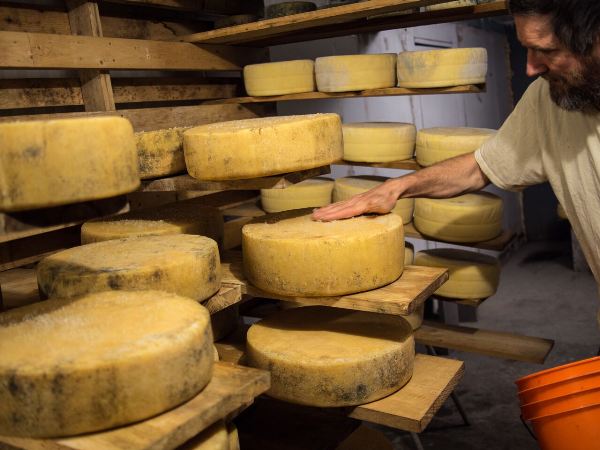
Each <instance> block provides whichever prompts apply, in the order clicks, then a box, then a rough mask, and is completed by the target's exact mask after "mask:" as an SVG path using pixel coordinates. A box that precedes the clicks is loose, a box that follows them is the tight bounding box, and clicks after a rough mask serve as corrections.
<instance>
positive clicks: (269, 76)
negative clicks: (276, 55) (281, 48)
mask: <svg viewBox="0 0 600 450" xmlns="http://www.w3.org/2000/svg"><path fill="white" fill-rule="evenodd" d="M244 86H245V87H246V92H247V93H248V95H252V96H255V97H260V96H265V95H285V94H297V93H300V92H312V91H314V90H315V63H314V61H312V60H311V59H300V60H296V61H281V62H272V63H263V64H250V65H248V66H245V67H244Z"/></svg>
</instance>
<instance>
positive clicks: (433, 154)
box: [416, 127, 496, 166]
mask: <svg viewBox="0 0 600 450" xmlns="http://www.w3.org/2000/svg"><path fill="white" fill-rule="evenodd" d="M494 134H496V130H491V129H489V128H466V127H464V128H426V129H423V130H419V132H418V133H417V144H416V155H417V162H418V163H419V164H420V165H421V166H431V165H432V164H435V163H438V162H440V161H444V160H446V159H449V158H454V157H455V156H459V155H463V154H465V153H472V152H474V151H475V150H477V149H478V148H479V147H481V145H482V144H483V143H484V142H485V141H487V140H488V139H489V138H491V137H492V136H493V135H494Z"/></svg>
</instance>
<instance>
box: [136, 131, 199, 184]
mask: <svg viewBox="0 0 600 450" xmlns="http://www.w3.org/2000/svg"><path fill="white" fill-rule="evenodd" d="M188 128H189V127H177V128H169V129H167V130H156V131H144V132H140V133H136V134H135V142H136V145H137V152H138V161H139V169H140V178H142V179H147V178H156V177H164V176H167V175H173V174H175V173H180V172H185V159H184V157H183V132H184V131H185V130H187V129H188Z"/></svg>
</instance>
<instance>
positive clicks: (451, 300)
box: [433, 295, 489, 308]
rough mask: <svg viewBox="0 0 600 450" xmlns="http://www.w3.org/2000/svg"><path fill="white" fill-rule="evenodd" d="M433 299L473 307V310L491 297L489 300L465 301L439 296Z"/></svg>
mask: <svg viewBox="0 0 600 450" xmlns="http://www.w3.org/2000/svg"><path fill="white" fill-rule="evenodd" d="M433 298H435V299H436V300H441V301H443V302H449V303H456V304H457V305H465V306H471V307H473V308H477V307H478V306H480V305H481V304H482V303H483V302H485V301H486V300H487V299H488V298H489V297H488V298H465V299H462V300H459V299H455V298H447V297H440V296H439V295H434V296H433Z"/></svg>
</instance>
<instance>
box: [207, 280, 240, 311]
mask: <svg viewBox="0 0 600 450" xmlns="http://www.w3.org/2000/svg"><path fill="white" fill-rule="evenodd" d="M241 300H242V289H241V288H240V287H239V286H222V287H221V289H219V292H217V293H216V294H215V295H213V296H212V297H211V298H209V299H208V300H205V301H204V302H202V305H203V306H204V307H205V308H206V309H208V312H209V313H211V314H214V313H216V312H219V311H222V310H224V309H225V308H228V307H229V306H232V305H235V304H237V303H239V302H240V301H241Z"/></svg>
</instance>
